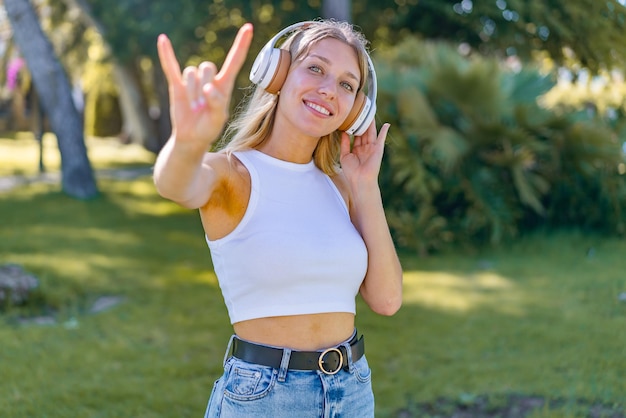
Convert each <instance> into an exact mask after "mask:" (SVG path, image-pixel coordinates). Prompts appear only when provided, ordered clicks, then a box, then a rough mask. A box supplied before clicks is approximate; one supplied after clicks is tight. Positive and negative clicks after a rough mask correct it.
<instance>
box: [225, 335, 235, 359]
mask: <svg viewBox="0 0 626 418" xmlns="http://www.w3.org/2000/svg"><path fill="white" fill-rule="evenodd" d="M234 339H235V334H233V335H231V336H230V340H228V345H227V346H226V352H225V353H224V361H223V362H222V366H223V367H226V360H228V357H230V353H231V349H232V348H233V340H234Z"/></svg>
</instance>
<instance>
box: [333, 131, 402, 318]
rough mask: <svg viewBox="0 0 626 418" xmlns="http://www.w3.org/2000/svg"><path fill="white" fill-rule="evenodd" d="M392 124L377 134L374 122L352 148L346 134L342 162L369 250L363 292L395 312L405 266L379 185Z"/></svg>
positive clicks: (374, 305)
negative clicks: (391, 229)
mask: <svg viewBox="0 0 626 418" xmlns="http://www.w3.org/2000/svg"><path fill="white" fill-rule="evenodd" d="M388 130H389V124H385V125H383V127H382V129H381V131H380V134H379V135H378V136H377V135H376V126H375V124H374V122H372V125H371V126H370V127H369V128H368V130H367V131H366V132H365V134H363V136H361V137H356V138H355V139H354V145H353V147H352V150H350V140H349V137H348V135H347V134H345V133H344V134H342V138H341V165H342V168H343V172H344V173H345V176H346V179H347V181H348V184H349V187H350V192H351V193H350V194H351V205H350V212H351V217H352V222H353V223H354V225H355V227H356V228H357V230H358V231H359V232H360V233H361V236H362V237H363V240H364V241H365V245H366V246H367V250H368V269H367V274H366V275H365V280H364V281H363V284H362V285H361V289H360V292H361V296H362V297H363V299H364V300H365V302H366V303H367V304H368V305H369V306H370V308H371V309H372V310H373V311H374V312H377V313H379V314H381V315H393V314H394V313H396V312H397V311H398V309H400V306H401V305H402V266H401V265H400V261H399V259H398V255H397V253H396V250H395V246H394V243H393V241H392V239H391V234H390V232H389V226H388V225H387V219H386V218H385V212H384V209H383V202H382V198H381V195H380V188H379V186H378V173H379V171H380V164H381V162H382V156H383V148H384V146H385V138H386V137H387V131H388Z"/></svg>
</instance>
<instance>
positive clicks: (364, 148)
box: [340, 121, 390, 186]
mask: <svg viewBox="0 0 626 418" xmlns="http://www.w3.org/2000/svg"><path fill="white" fill-rule="evenodd" d="M389 126H390V125H389V124H388V123H385V124H384V125H383V126H382V128H380V132H379V133H378V134H376V122H375V121H372V124H371V125H370V126H369V128H367V131H365V133H364V134H363V135H361V136H355V137H354V143H353V144H352V149H350V136H349V135H348V134H347V133H345V132H343V133H342V134H341V155H340V162H341V167H342V170H343V172H344V174H345V176H346V178H347V179H348V182H349V183H350V184H351V185H353V186H354V185H358V184H372V182H375V183H377V182H378V173H379V172H380V165H381V162H382V159H383V151H384V148H385V139H386V138H387V132H388V131H389Z"/></svg>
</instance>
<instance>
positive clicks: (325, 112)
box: [304, 101, 331, 116]
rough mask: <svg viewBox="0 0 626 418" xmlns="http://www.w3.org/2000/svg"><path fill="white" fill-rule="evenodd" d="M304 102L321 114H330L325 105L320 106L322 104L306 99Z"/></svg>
mask: <svg viewBox="0 0 626 418" xmlns="http://www.w3.org/2000/svg"><path fill="white" fill-rule="evenodd" d="M304 104H305V105H307V106H308V107H310V108H311V109H313V110H315V111H317V112H319V113H321V114H323V115H326V116H330V115H331V113H330V111H329V110H328V109H326V108H325V107H322V106H320V105H318V104H315V103H311V102H306V101H305V102H304Z"/></svg>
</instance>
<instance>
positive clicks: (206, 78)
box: [154, 24, 252, 208]
mask: <svg viewBox="0 0 626 418" xmlns="http://www.w3.org/2000/svg"><path fill="white" fill-rule="evenodd" d="M251 40H252V25H250V24H245V25H243V26H242V27H241V29H239V32H238V33H237V37H236V38H235V41H234V43H233V46H232V47H231V49H230V51H229V52H228V55H227V57H226V61H225V62H224V65H223V67H222V69H221V70H220V71H219V72H217V68H216V66H215V64H213V63H211V62H203V63H202V64H200V65H199V66H198V67H187V68H185V70H184V71H183V72H182V73H181V70H180V66H179V64H178V61H177V60H176V55H175V53H174V49H173V48H172V44H171V42H170V40H169V39H168V38H167V36H165V35H161V36H159V39H158V42H157V47H158V52H159V60H160V62H161V66H162V68H163V72H164V73H165V76H166V79H167V82H168V87H169V95H170V116H171V119H172V135H171V136H170V138H169V139H168V141H167V143H166V144H165V146H164V147H163V149H162V150H161V152H160V153H159V155H158V157H157V160H156V163H155V166H154V183H155V185H156V188H157V190H158V192H159V193H160V194H161V195H162V196H163V197H165V198H167V199H170V200H173V201H175V202H177V203H179V204H181V205H183V206H185V207H188V208H199V207H201V206H203V205H205V204H206V202H207V201H208V200H209V198H210V197H211V193H212V192H213V189H214V188H215V185H216V183H217V180H218V179H219V173H218V171H216V168H215V167H214V165H213V164H212V163H211V162H212V161H213V160H214V159H213V158H210V157H209V156H208V155H207V152H208V150H209V148H210V146H211V144H213V143H214V142H215V141H216V140H217V139H218V137H219V135H220V133H221V132H222V129H223V127H224V124H225V123H226V120H227V119H228V108H229V103H230V98H231V95H232V90H233V87H234V84H235V79H236V76H237V73H238V72H239V70H240V69H241V66H242V65H243V63H244V61H245V59H246V55H247V53H248V48H249V47H250V42H251Z"/></svg>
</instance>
